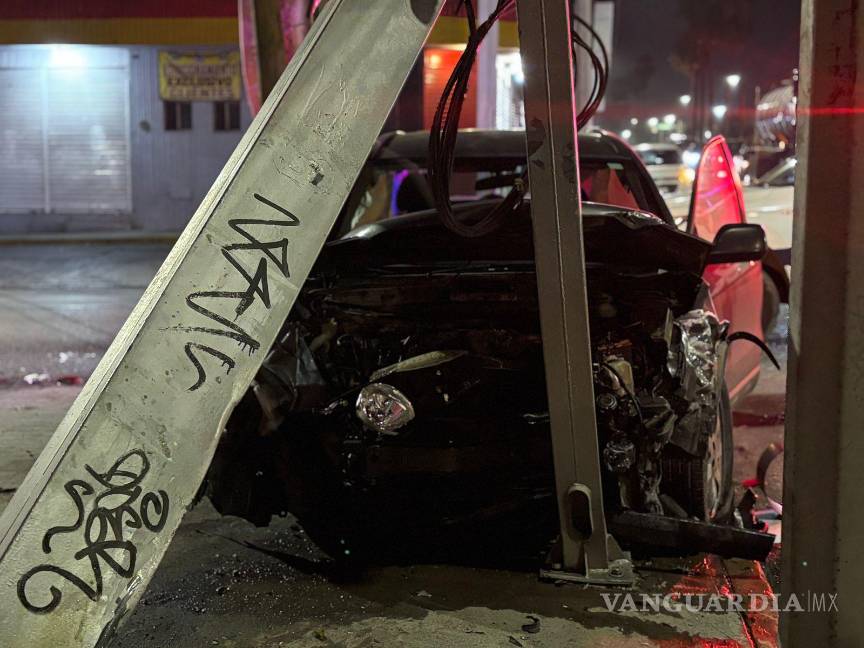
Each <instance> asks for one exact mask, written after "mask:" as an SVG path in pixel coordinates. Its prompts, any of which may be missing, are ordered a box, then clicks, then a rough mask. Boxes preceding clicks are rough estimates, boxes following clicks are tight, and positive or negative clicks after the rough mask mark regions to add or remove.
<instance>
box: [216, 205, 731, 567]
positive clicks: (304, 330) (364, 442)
mask: <svg viewBox="0 0 864 648" xmlns="http://www.w3.org/2000/svg"><path fill="white" fill-rule="evenodd" d="M584 219H585V220H584V222H585V235H586V250H587V251H588V252H587V254H588V264H587V267H588V292H589V294H588V303H589V313H590V325H591V338H592V358H593V375H594V392H595V394H594V395H595V402H596V412H597V422H598V434H599V441H600V448H601V457H600V461H601V466H602V470H603V478H604V497H605V501H606V507H607V509H608V510H613V511H614V510H632V511H635V512H640V513H647V514H653V515H665V516H672V517H678V518H682V519H683V518H688V519H694V518H695V519H700V520H706V521H716V522H724V521H726V520H728V519H729V518H730V516H731V514H732V484H731V446H730V443H731V419H730V415H729V404H728V396H727V395H726V390H725V385H724V378H723V375H724V371H723V363H724V358H725V355H726V347H727V341H726V338H727V329H728V325H727V324H726V323H724V322H720V321H718V319H717V317H716V316H715V315H714V314H713V313H712V312H711V311H710V310H709V309H708V303H709V299H708V297H707V295H706V291H705V288H704V285H703V282H702V280H701V277H700V274H701V270H702V268H703V265H704V263H705V260H706V257H707V253H708V251H709V249H710V244H708V243H706V242H704V241H702V240H701V239H698V238H696V237H693V236H690V235H687V234H683V233H681V232H679V231H677V230H675V229H674V228H672V227H670V226H668V225H666V224H665V223H663V222H662V221H660V220H659V219H657V218H655V217H653V216H650V215H648V214H641V213H638V212H627V211H622V210H620V209H619V208H612V207H607V206H596V205H595V206H590V205H589V206H588V207H587V209H586V213H585V216H584ZM396 221H400V222H396ZM459 245H460V242H459V239H458V238H456V237H452V235H450V234H448V233H447V232H446V231H444V230H442V229H441V228H440V227H438V226H437V225H436V224H435V223H434V221H432V220H431V219H430V218H428V217H426V216H423V215H420V216H417V217H414V216H411V217H406V218H402V219H395V220H394V221H393V222H392V223H388V224H386V225H379V224H376V225H374V226H368V227H366V228H360V230H356V231H355V232H353V233H351V234H349V236H348V237H345V238H343V239H341V240H339V241H336V242H334V243H331V244H330V245H328V246H327V248H325V251H324V253H322V256H321V258H320V260H319V264H318V266H317V268H316V271H315V272H314V274H313V277H312V278H310V280H309V281H308V282H307V284H306V287H305V288H304V290H303V293H302V294H301V296H300V297H299V298H298V301H297V304H296V306H295V308H294V311H293V313H292V316H291V317H290V318H289V320H288V321H287V322H286V324H285V327H284V330H283V334H282V336H281V339H280V341H279V342H278V343H277V344H276V345H274V347H273V349H272V351H271V353H270V355H269V356H268V358H267V360H266V362H265V364H264V366H263V368H262V369H261V371H260V372H259V375H258V377H257V379H256V382H255V383H254V385H253V389H252V390H250V393H249V394H247V396H246V398H245V399H244V401H243V402H242V403H241V405H240V406H239V407H238V409H237V410H236V411H235V413H234V415H233V417H232V419H231V421H230V422H229V424H228V429H227V431H226V434H225V435H224V437H223V441H222V445H221V446H220V451H219V452H218V453H217V457H216V459H215V460H214V464H213V467H212V468H211V475H210V479H209V485H208V494H209V495H210V497H211V498H212V499H213V501H214V503H215V504H216V506H217V508H218V509H219V510H220V511H222V512H223V513H233V514H238V515H242V516H244V517H247V518H248V519H250V520H252V521H253V522H256V523H259V524H266V523H267V522H268V520H269V518H270V516H271V515H272V514H278V513H280V512H283V511H290V512H292V513H293V514H295V515H296V516H297V517H298V518H299V519H300V520H301V522H302V523H303V524H304V526H305V527H306V528H307V530H308V531H309V533H310V535H311V536H312V537H313V539H314V540H316V541H317V542H318V543H319V544H320V545H322V546H323V547H324V548H325V549H327V550H328V551H330V552H331V553H339V552H343V553H347V552H349V551H354V552H355V553H356V552H358V551H360V552H361V553H362V545H363V541H362V539H361V538H362V537H363V536H364V535H366V534H368V533H373V534H374V533H375V532H380V531H381V530H382V529H385V528H391V527H388V525H387V523H385V522H384V521H383V520H384V518H385V517H386V516H387V514H388V513H393V512H394V511H402V513H399V514H398V515H396V517H397V518H400V519H402V518H404V511H408V510H410V511H412V512H415V513H417V512H419V513H422V515H423V516H425V517H426V518H428V519H429V520H435V521H436V523H441V524H444V525H447V524H451V523H455V522H458V521H459V520H466V519H474V518H477V517H478V516H479V517H480V518H482V519H484V520H487V521H488V520H489V519H492V518H494V517H495V516H498V515H506V514H507V513H508V512H510V511H512V510H516V509H519V508H520V507H524V506H529V507H530V506H534V507H536V506H537V502H540V501H545V502H547V503H550V504H551V507H550V510H552V509H554V496H553V494H554V476H553V471H552V456H551V444H550V437H549V414H548V407H547V403H546V386H545V378H544V368H543V355H542V344H541V337H540V331H539V315H538V305H537V289H536V277H535V274H534V267H533V259H532V256H533V252H532V250H533V247H532V245H533V244H532V241H531V229H530V221H529V219H528V216H527V209H526V213H525V214H523V217H522V218H520V219H518V220H515V221H514V223H513V224H512V225H510V226H508V227H507V228H503V229H502V230H501V231H499V232H496V233H495V234H494V235H491V236H489V237H486V238H485V239H479V240H478V241H472V245H471V246H470V247H465V248H460V247H459ZM424 250H425V251H426V252H424ZM429 250H432V252H428V251H429ZM238 466H239V467H238ZM243 466H245V468H241V467H243ZM348 547H350V549H348Z"/></svg>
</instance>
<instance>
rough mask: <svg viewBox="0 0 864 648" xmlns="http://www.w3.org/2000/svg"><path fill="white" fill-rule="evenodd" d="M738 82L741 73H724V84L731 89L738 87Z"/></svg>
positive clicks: (739, 81)
mask: <svg viewBox="0 0 864 648" xmlns="http://www.w3.org/2000/svg"><path fill="white" fill-rule="evenodd" d="M739 83H741V75H740V74H727V75H726V85H728V86H729V87H730V88H732V89H733V90H734V89H735V88H737V87H738V84H739Z"/></svg>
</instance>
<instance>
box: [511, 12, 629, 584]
mask: <svg viewBox="0 0 864 648" xmlns="http://www.w3.org/2000/svg"><path fill="white" fill-rule="evenodd" d="M569 4H570V2H569V0H518V1H517V8H518V12H519V36H520V43H521V50H522V65H523V69H524V72H525V125H526V136H527V146H528V169H529V180H530V187H531V215H532V220H533V227H534V248H535V258H536V264H537V287H538V296H539V300H540V324H541V333H542V336H543V356H544V362H545V366H546V389H547V392H548V400H549V417H550V423H551V431H552V447H553V454H554V465H555V481H556V490H557V501H558V513H559V519H560V524H561V539H560V547H559V549H560V551H558V552H557V553H558V555H557V557H553V558H552V560H551V563H552V564H551V569H550V570H547V571H545V572H544V575H546V576H548V577H551V578H556V579H565V580H574V581H579V582H589V583H598V584H600V583H612V584H627V583H631V582H632V581H633V571H632V565H631V563H630V561H629V560H628V559H627V558H626V557H625V556H624V554H623V553H622V552H621V551H620V549H618V547H617V545H616V543H615V541H614V539H613V538H612V537H611V536H609V535H608V533H607V532H606V520H605V517H604V512H603V490H602V484H601V474H600V460H599V457H600V453H599V448H598V439H597V422H596V417H595V410H594V384H593V375H592V365H591V345H590V335H589V330H588V299H587V287H586V273H585V251H584V246H583V236H582V219H581V204H580V192H579V151H578V145H577V139H576V113H577V110H576V102H575V98H574V89H575V85H574V72H573V70H574V66H573V48H572V39H571V33H570V26H571V25H572V21H571V15H570V7H569Z"/></svg>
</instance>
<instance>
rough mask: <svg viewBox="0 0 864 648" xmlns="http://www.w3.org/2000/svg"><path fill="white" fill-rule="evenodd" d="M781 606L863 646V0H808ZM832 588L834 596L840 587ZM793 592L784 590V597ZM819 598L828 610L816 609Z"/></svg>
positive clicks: (835, 641)
mask: <svg viewBox="0 0 864 648" xmlns="http://www.w3.org/2000/svg"><path fill="white" fill-rule="evenodd" d="M800 69H801V74H800V81H799V93H798V97H799V109H798V112H799V118H798V132H797V145H796V151H797V156H798V165H797V172H796V173H797V178H796V184H795V216H794V231H793V243H792V295H791V304H790V305H791V317H790V323H789V371H788V378H787V381H788V383H787V391H788V394H789V396H788V401H787V402H788V405H787V417H786V421H787V423H786V460H785V475H784V505H785V511H784V513H785V514H786V515H785V516H784V520H783V575H782V583H783V595H784V598H785V597H791V595H792V594H794V595H795V596H796V597H797V598H798V601H799V602H800V603H801V605H802V606H803V607H805V608H809V611H810V613H808V614H795V613H786V614H781V619H780V638H781V641H782V644H783V646H785V647H786V648H800V647H809V646H858V645H861V637H864V615H862V614H861V613H860V609H861V599H862V591H864V562H862V561H861V539H862V538H864V516H862V515H861V466H862V465H864V434H862V430H861V422H862V420H864V254H862V252H861V251H862V249H864V183H862V178H864V150H862V144H864V112H862V110H861V106H864V83H862V82H861V80H862V78H864V7H861V6H859V3H858V2H857V1H856V0H804V2H803V3H802V11H801V68H800ZM834 597H836V599H835V598H834ZM789 603H791V601H783V600H781V609H783V607H785V606H786V605H787V604H789ZM816 606H818V607H819V608H821V611H820V612H818V613H813V612H814V607H816Z"/></svg>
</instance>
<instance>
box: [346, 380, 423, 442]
mask: <svg viewBox="0 0 864 648" xmlns="http://www.w3.org/2000/svg"><path fill="white" fill-rule="evenodd" d="M356 412H357V418H359V419H360V420H361V421H363V424H364V425H365V426H366V427H368V428H369V429H371V430H375V431H376V432H378V433H379V434H395V433H396V430H398V429H399V428H401V427H402V426H404V425H407V424H408V423H409V422H410V421H411V420H413V419H414V406H413V405H412V404H411V401H409V400H408V397H407V396H405V394H403V393H402V392H400V391H399V390H398V389H396V388H395V387H393V386H392V385H387V384H385V383H372V384H371V385H366V386H365V387H364V388H363V389H361V390H360V393H359V394H358V395H357V405H356Z"/></svg>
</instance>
